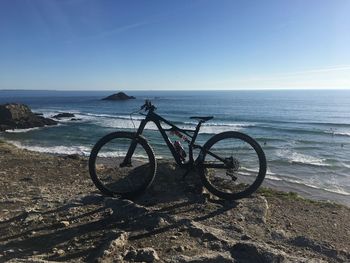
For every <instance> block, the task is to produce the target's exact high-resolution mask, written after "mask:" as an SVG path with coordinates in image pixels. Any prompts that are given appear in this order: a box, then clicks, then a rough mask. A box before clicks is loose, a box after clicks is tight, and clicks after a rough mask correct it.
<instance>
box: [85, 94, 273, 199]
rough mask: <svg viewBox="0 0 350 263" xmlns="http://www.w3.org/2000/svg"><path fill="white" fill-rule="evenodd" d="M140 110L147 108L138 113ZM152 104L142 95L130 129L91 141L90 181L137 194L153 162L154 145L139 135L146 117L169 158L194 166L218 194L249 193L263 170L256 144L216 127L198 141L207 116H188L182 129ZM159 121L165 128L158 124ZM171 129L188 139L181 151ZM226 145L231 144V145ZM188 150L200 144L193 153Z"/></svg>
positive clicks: (114, 192)
mask: <svg viewBox="0 0 350 263" xmlns="http://www.w3.org/2000/svg"><path fill="white" fill-rule="evenodd" d="M143 110H144V112H147V113H141V112H142V111H143ZM155 111H156V107H155V106H154V105H153V104H152V103H151V102H150V101H149V100H146V102H145V104H144V105H142V106H141V108H140V109H139V110H138V111H137V112H138V113H140V114H142V115H144V116H145V118H144V119H143V120H142V121H141V123H140V125H139V127H138V129H137V131H136V133H135V132H125V131H118V132H113V133H110V134H108V135H106V136H104V137H102V138H101V139H100V140H99V141H98V142H97V143H96V144H95V146H94V147H93V149H92V151H91V154H90V158H89V172H90V176H91V179H92V181H93V182H94V184H95V185H96V187H97V188H98V189H99V190H100V191H101V192H102V193H103V194H105V195H107V196H118V197H120V198H126V199H131V198H134V197H137V196H138V195H140V194H142V193H143V192H144V191H146V189H147V188H148V187H149V186H150V185H151V184H152V182H153V180H154V178H155V175H156V171H157V162H156V159H155V155H154V151H153V149H152V147H151V146H150V145H149V143H148V142H147V140H146V138H145V137H144V136H143V135H142V132H143V131H144V129H145V126H146V124H147V123H148V122H153V123H154V124H155V125H156V127H157V129H158V130H159V132H160V134H161V135H162V137H163V139H164V141H165V143H166V145H167V146H168V148H169V150H170V152H171V154H172V156H173V158H174V160H175V162H176V163H177V165H179V166H180V167H184V168H186V170H187V172H186V173H185V174H184V177H185V176H186V175H187V173H188V172H189V171H190V170H192V169H195V170H196V171H197V172H198V173H199V175H200V178H201V181H202V184H203V185H204V187H205V188H206V189H207V190H208V191H209V192H211V193H212V194H214V195H216V196H217V197H219V198H223V199H227V200H235V199H240V198H244V197H247V196H249V195H251V194H252V193H254V192H255V191H256V190H257V189H258V188H259V186H260V185H261V184H262V182H263V180H264V178H265V174H266V158H265V154H264V152H263V150H262V148H261V146H260V145H259V144H258V143H257V142H256V141H255V140H254V139H253V138H251V137H250V136H248V135H246V134H243V133H240V132H236V131H228V132H222V133H219V134H216V135H214V136H212V137H211V138H210V139H209V140H208V141H207V142H206V143H205V144H204V145H203V146H201V145H197V144H196V143H195V142H196V139H197V136H198V134H199V131H200V128H201V126H202V124H203V123H205V122H207V121H209V120H211V119H212V118H213V117H212V116H206V117H198V116H194V117H190V118H191V119H195V120H198V124H197V126H196V128H195V129H194V130H192V129H182V128H179V127H177V126H176V125H174V124H173V123H171V122H170V121H167V120H166V119H164V118H163V117H161V116H160V115H158V114H157V113H156V112H155ZM161 123H164V124H166V125H168V126H170V128H167V129H164V128H163V127H162V126H161ZM167 132H171V133H173V134H174V135H176V136H177V137H179V138H181V140H182V141H183V142H186V143H187V144H188V160H186V157H187V156H186V152H185V151H184V149H183V147H182V146H181V144H180V143H179V142H178V141H175V142H174V143H172V142H171V140H170V139H169V137H168V135H167ZM231 147H232V148H231ZM193 150H200V152H199V155H198V157H197V158H196V159H194V157H193Z"/></svg>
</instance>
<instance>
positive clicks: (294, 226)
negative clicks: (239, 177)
mask: <svg viewBox="0 0 350 263" xmlns="http://www.w3.org/2000/svg"><path fill="white" fill-rule="evenodd" d="M0 164H1V170H0V189H1V190H0V262H54V261H56V262H350V224H349V219H350V209H349V208H348V207H345V206H342V205H337V204H333V203H326V202H316V201H310V200H307V199H303V198H301V197H299V196H297V195H296V194H292V193H283V192H276V191H272V190H269V189H262V190H261V191H260V192H259V193H257V194H254V195H253V196H252V197H250V198H246V199H242V200H239V201H237V202H226V201H223V200H219V199H216V198H215V197H213V196H211V195H210V194H208V193H206V192H205V191H204V192H203V189H202V187H201V185H200V183H199V178H198V177H197V175H196V174H195V173H193V174H190V175H188V176H187V177H186V179H185V181H183V180H181V178H182V175H183V173H184V171H183V170H181V169H179V168H178V167H177V166H176V165H174V164H172V163H169V162H165V161H159V164H158V174H157V177H156V179H155V181H154V183H153V185H152V186H151V188H150V189H149V190H148V191H147V192H146V193H145V194H144V195H142V196H140V197H139V198H138V199H136V200H132V201H130V200H120V199H117V198H105V197H103V196H101V195H100V193H99V192H98V191H97V190H96V188H95V186H94V185H93V184H92V182H91V180H90V178H89V175H88V168H87V160H86V158H82V157H79V156H76V155H74V156H69V155H68V156H56V155H50V154H41V153H36V152H30V151H27V150H21V149H18V148H16V147H14V146H12V145H9V144H7V143H4V142H1V143H0Z"/></svg>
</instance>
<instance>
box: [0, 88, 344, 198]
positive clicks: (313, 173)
mask: <svg viewBox="0 0 350 263" xmlns="http://www.w3.org/2000/svg"><path fill="white" fill-rule="evenodd" d="M110 94H112V92H111V91H24V90H23V91H10V90H8V91H6V90H2V91H0V104H2V103H7V102H18V103H25V104H27V105H29V106H30V107H31V109H32V110H33V111H34V112H36V113H42V114H43V115H44V116H45V117H52V116H53V115H55V114H57V113H61V112H70V113H74V114H75V116H76V117H75V118H77V119H79V120H77V121H71V120H70V119H64V120H61V121H60V123H59V125H58V126H51V127H44V128H34V129H25V130H13V131H6V132H3V133H0V139H3V140H6V141H8V142H10V143H12V144H14V145H16V146H18V147H20V148H26V149H30V150H33V151H38V152H46V153H55V154H75V153H77V154H81V155H85V156H89V153H90V150H91V148H92V147H93V145H94V144H95V142H96V141H97V140H98V139H99V138H101V137H102V136H104V135H105V134H107V133H110V132H113V131H119V130H127V131H132V130H135V128H134V127H136V128H137V127H138V125H139V123H140V120H141V119H142V118H143V116H141V115H137V114H136V115H133V116H132V119H133V120H131V119H130V113H131V112H133V111H136V110H138V109H139V108H140V106H141V105H142V104H143V103H144V100H145V99H150V100H151V101H152V103H153V104H155V105H156V107H157V108H158V109H157V112H158V114H160V115H161V116H163V117H165V118H166V119H168V120H170V121H172V122H174V123H175V124H176V125H178V126H180V127H185V128H194V127H195V125H196V121H195V120H191V119H189V117H190V116H196V115H197V116H198V115H199V116H201V115H202V116H211V115H212V116H214V119H212V120H210V121H208V122H207V123H205V125H204V126H203V128H202V129H201V132H200V135H199V137H198V140H197V142H198V143H203V144H204V143H205V142H206V141H207V140H208V139H209V138H210V137H211V136H213V135H214V134H216V133H220V132H223V131H229V130H234V131H240V132H243V133H246V134H248V135H250V136H251V137H253V138H255V139H256V140H257V141H258V142H259V143H260V144H261V146H262V148H263V150H264V151H265V154H266V157H267V162H268V172H267V176H266V179H265V181H264V184H263V185H265V186H269V187H272V188H275V189H280V190H284V191H293V192H297V193H299V194H300V195H302V196H305V197H308V198H313V199H318V200H330V201H336V202H339V203H343V204H346V205H350V158H349V156H350V141H349V139H350V91H348V90H334V91H331V90H303V91H300V90H294V91H293V90H279V91H277V90H276V91H128V92H127V94H128V95H133V96H135V97H136V99H134V100H128V101H117V102H116V101H104V100H101V99H102V98H104V97H106V96H108V95H110ZM155 128H156V127H155V125H152V124H149V125H147V126H146V131H145V132H144V135H145V137H146V138H147V139H148V140H149V142H150V144H151V145H152V147H153V148H154V150H155V153H156V156H157V157H158V158H169V157H170V152H169V150H168V149H167V147H166V145H165V143H164V142H163V141H162V140H161V137H160V134H159V133H158V132H157V131H156V129H155Z"/></svg>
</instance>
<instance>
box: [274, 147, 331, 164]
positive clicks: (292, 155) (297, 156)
mask: <svg viewBox="0 0 350 263" xmlns="http://www.w3.org/2000/svg"><path fill="white" fill-rule="evenodd" d="M276 155H277V156H279V157H281V158H283V159H286V160H287V161H288V162H289V163H298V164H306V165H314V166H329V165H328V164H326V163H325V161H326V160H325V159H323V158H319V157H315V156H311V155H306V154H302V153H298V152H294V151H291V150H278V151H277V152H276Z"/></svg>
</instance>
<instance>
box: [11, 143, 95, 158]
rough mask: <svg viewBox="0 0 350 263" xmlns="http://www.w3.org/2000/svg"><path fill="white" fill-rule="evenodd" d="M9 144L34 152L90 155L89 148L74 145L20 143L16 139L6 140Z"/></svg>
mask: <svg viewBox="0 0 350 263" xmlns="http://www.w3.org/2000/svg"><path fill="white" fill-rule="evenodd" d="M7 142H8V143H10V144H13V145H15V146H16V147H18V148H20V149H26V150H30V151H34V152H41V153H54V154H79V155H84V156H88V155H90V151H91V148H89V147H85V146H81V145H76V146H33V145H28V144H22V143H20V142H18V141H7Z"/></svg>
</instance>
